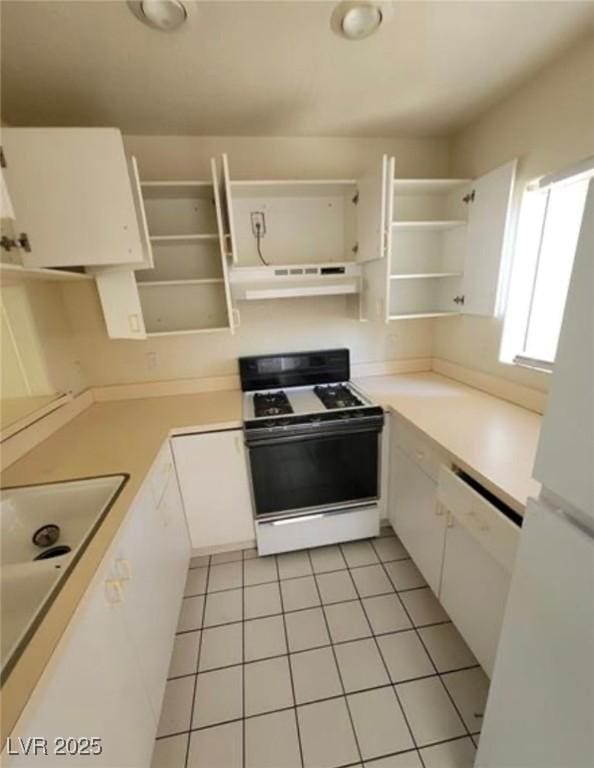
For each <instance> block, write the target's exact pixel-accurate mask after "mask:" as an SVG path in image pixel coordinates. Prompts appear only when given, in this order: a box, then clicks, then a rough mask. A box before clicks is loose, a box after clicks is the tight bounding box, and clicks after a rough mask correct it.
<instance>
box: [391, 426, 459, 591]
mask: <svg viewBox="0 0 594 768" xmlns="http://www.w3.org/2000/svg"><path fill="white" fill-rule="evenodd" d="M404 429H405V428H404V427H403V426H402V425H401V423H400V422H399V421H395V420H393V421H392V424H391V440H392V442H391V451H390V490H389V518H390V522H391V524H392V527H393V528H394V530H395V531H396V533H397V534H398V536H399V537H400V539H401V540H402V543H403V544H404V546H405V547H406V548H407V550H408V551H409V553H410V555H411V557H412V558H413V560H414V561H415V563H416V565H417V567H418V568H419V570H420V571H421V573H422V574H423V576H424V577H425V579H426V581H427V583H428V584H429V586H430V587H431V589H432V590H433V591H434V592H435V594H436V595H439V584H440V578H441V564H442V560H443V547H444V541H445V533H446V516H445V513H444V510H443V508H442V507H441V506H440V505H439V504H438V501H437V483H436V482H435V480H434V479H433V478H432V477H430V476H429V475H428V474H427V472H426V471H425V470H424V469H422V468H421V466H419V464H418V463H417V461H413V459H411V458H410V456H409V455H408V454H407V453H405V452H404V450H403V446H404V440H403V431H404ZM407 447H408V445H407ZM415 451H418V452H421V450H420V449H419V448H417V447H415ZM425 455H426V454H425V453H423V455H422V456H421V457H420V458H421V459H422V458H424V457H425Z"/></svg>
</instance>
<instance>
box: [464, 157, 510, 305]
mask: <svg viewBox="0 0 594 768" xmlns="http://www.w3.org/2000/svg"><path fill="white" fill-rule="evenodd" d="M515 174H516V160H513V161H512V162H509V163H506V164H505V165H501V166H499V168H495V170H493V171H491V172H490V173H487V174H485V175H484V176H481V177H480V178H478V179H476V181H475V182H474V183H473V185H472V190H471V191H470V198H469V202H468V207H469V210H468V226H467V231H466V253H465V259H464V279H463V281H462V294H463V296H464V304H463V305H462V311H463V313H464V314H465V315H484V316H486V317H491V316H493V315H494V314H495V311H496V309H497V300H498V296H499V287H500V272H501V264H502V259H503V255H504V251H505V247H506V243H507V238H508V237H509V233H508V229H509V227H508V222H509V212H510V205H511V198H512V189H513V184H514V179H515Z"/></svg>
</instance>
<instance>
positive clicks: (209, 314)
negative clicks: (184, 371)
mask: <svg viewBox="0 0 594 768" xmlns="http://www.w3.org/2000/svg"><path fill="white" fill-rule="evenodd" d="M132 166H133V175H134V178H135V179H136V184H135V189H137V197H136V205H137V209H138V217H139V221H140V222H141V229H142V234H143V241H144V242H145V243H146V246H145V252H146V253H147V257H146V260H145V264H144V265H142V268H140V269H139V268H136V269H135V270H133V269H132V268H130V267H125V268H124V267H122V268H113V267H112V268H102V269H97V270H94V271H95V278H96V281H97V288H98V291H99V297H100V299H101V305H102V307H103V314H104V316H105V323H106V326H107V331H108V334H109V336H110V337H111V338H114V339H144V338H147V337H148V336H169V335H174V334H187V333H208V332H214V331H223V332H229V331H231V332H233V330H234V319H235V313H234V311H233V307H232V304H231V293H230V287H229V273H228V265H227V255H226V241H227V238H226V232H225V224H224V218H223V216H224V212H223V206H222V204H221V194H222V191H223V190H222V187H223V184H222V180H221V178H220V176H219V172H218V169H217V167H216V163H215V162H214V160H213V161H211V174H212V175H211V178H210V179H208V180H186V181H169V180H161V181H144V182H140V181H139V179H138V170H137V168H136V163H135V160H134V158H132Z"/></svg>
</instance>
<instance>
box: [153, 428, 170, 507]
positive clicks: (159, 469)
mask: <svg viewBox="0 0 594 768" xmlns="http://www.w3.org/2000/svg"><path fill="white" fill-rule="evenodd" d="M172 472H173V458H172V456H171V448H170V447H169V440H167V441H166V442H165V445H164V446H163V447H162V448H161V450H160V451H159V453H158V454H157V458H156V459H155V462H154V464H153V466H152V467H151V470H150V473H149V484H150V487H151V492H152V494H153V499H154V500H155V504H156V505H157V506H158V505H159V504H160V503H161V499H162V498H163V494H164V493H165V488H166V487H167V481H168V480H169V476H170V475H171V473H172Z"/></svg>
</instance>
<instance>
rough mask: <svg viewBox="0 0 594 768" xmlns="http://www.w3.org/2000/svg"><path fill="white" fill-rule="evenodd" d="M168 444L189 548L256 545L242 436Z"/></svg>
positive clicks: (178, 439)
mask: <svg viewBox="0 0 594 768" xmlns="http://www.w3.org/2000/svg"><path fill="white" fill-rule="evenodd" d="M171 443H172V446H173V455H174V457H175V466H176V469H177V474H178V479H179V486H180V490H181V495H182V500H183V504H184V509H185V512H186V518H187V521H188V528H189V530H190V539H191V542H192V547H193V548H194V549H204V548H207V547H214V546H226V545H233V544H241V543H244V542H247V541H251V540H252V539H254V537H255V533H254V521H253V516H252V504H251V498H250V491H249V481H248V474H247V461H246V455H245V447H244V444H243V434H242V432H241V430H239V429H237V430H228V431H224V432H204V433H202V434H195V435H184V436H181V437H174V438H173V439H172V441H171Z"/></svg>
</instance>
